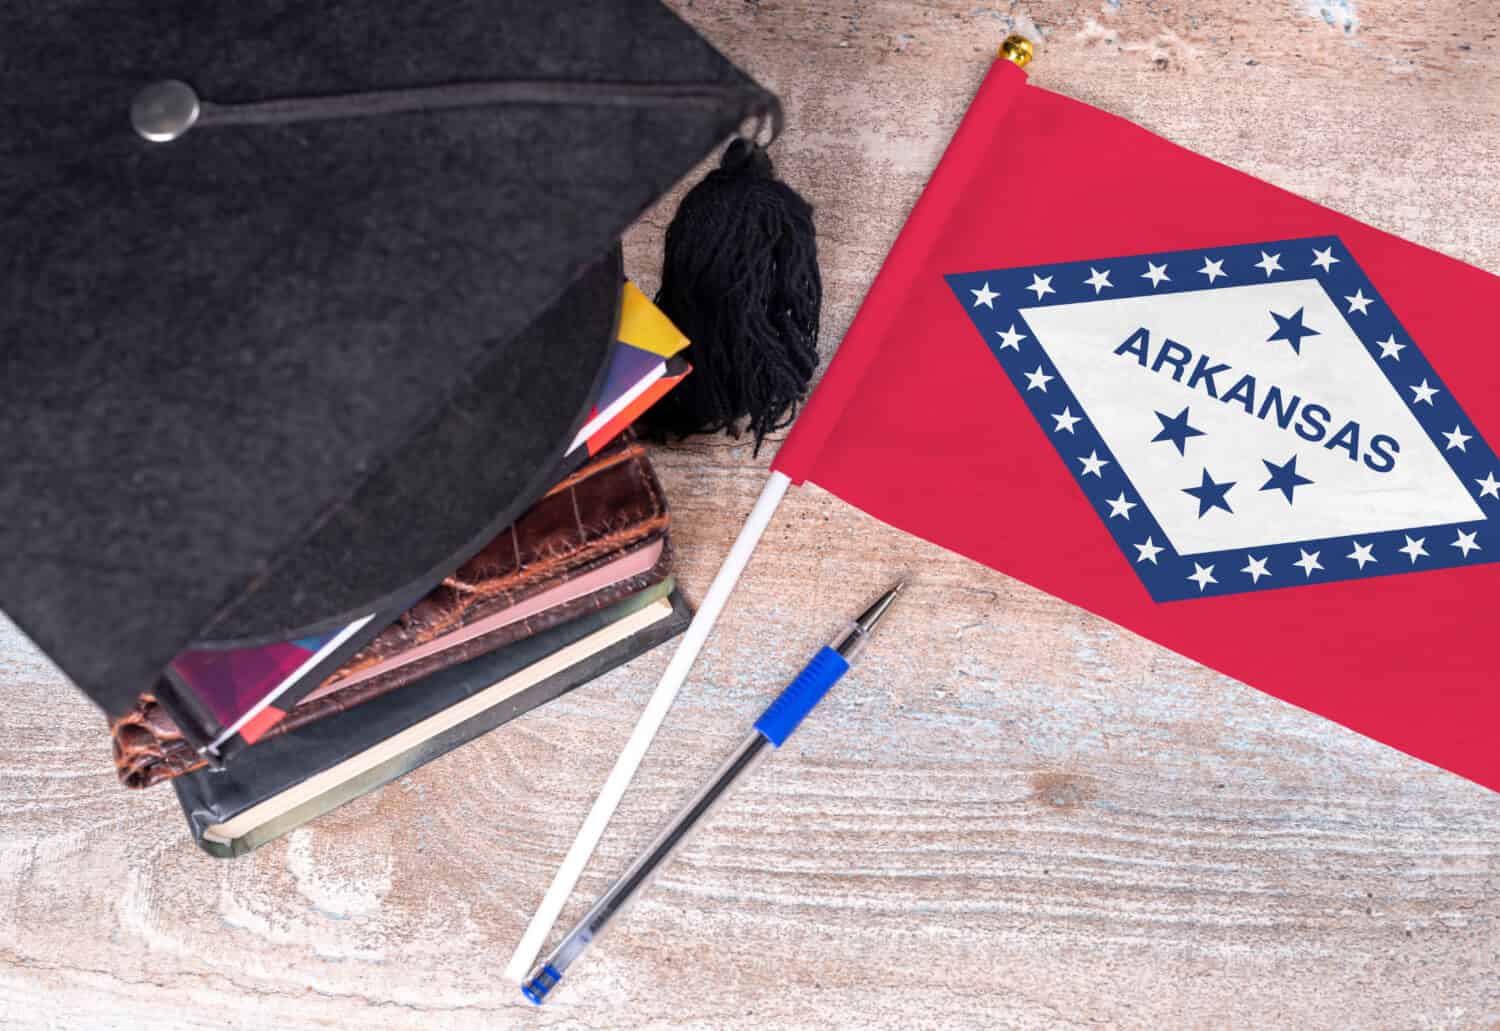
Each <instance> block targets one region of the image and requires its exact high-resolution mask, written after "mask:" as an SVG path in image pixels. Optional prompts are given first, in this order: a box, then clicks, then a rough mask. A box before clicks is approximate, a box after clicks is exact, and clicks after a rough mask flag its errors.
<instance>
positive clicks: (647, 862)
mask: <svg viewBox="0 0 1500 1031" xmlns="http://www.w3.org/2000/svg"><path fill="white" fill-rule="evenodd" d="M903 586H904V584H901V583H898V584H896V586H894V587H892V588H891V589H890V590H888V591H886V592H885V593H884V594H882V595H881V596H880V598H879V599H878V600H877V601H876V602H875V603H874V604H873V605H871V606H870V607H869V608H867V609H866V610H865V611H864V612H863V613H861V614H860V616H859V618H857V619H856V620H854V622H853V623H851V624H849V626H848V627H847V628H845V630H844V631H843V632H842V633H840V634H839V635H838V637H836V638H835V639H834V641H833V643H832V644H831V645H827V646H825V647H824V648H823V649H822V650H821V651H819V652H818V654H817V655H814V656H813V658H812V661H811V662H809V663H808V664H807V666H806V668H804V669H803V670H802V672H801V673H799V674H797V679H795V680H793V681H792V682H791V683H790V684H789V685H787V687H786V688H785V689H784V690H783V691H782V692H781V694H780V695H778V696H777V697H776V700H775V701H774V702H772V703H771V704H770V705H769V706H768V707H767V708H766V711H765V712H763V713H761V715H760V719H758V720H756V721H755V728H754V729H753V730H751V731H750V735H749V736H748V737H747V738H745V740H744V742H743V743H742V744H741V745H740V747H739V748H737V749H735V752H734V754H733V755H731V756H730V757H729V759H728V760H727V761H726V762H725V763H724V765H723V766H720V767H719V770H718V772H717V773H715V774H714V776H713V779H711V780H710V781H709V782H708V783H707V784H706V785H705V786H704V787H703V788H702V790H700V791H699V792H698V793H697V794H696V795H695V796H693V800H692V801H691V802H689V803H688V804H687V805H686V806H685V807H683V809H682V811H681V812H679V813H678V814H677V816H676V817H675V818H673V820H672V821H671V822H670V823H668V824H667V826H666V828H665V829H664V830H663V831H662V832H661V833H660V834H658V835H657V836H656V839H655V840H654V841H652V842H651V844H650V845H649V846H648V847H647V848H646V851H645V852H643V853H641V856H640V858H638V859H637V860H636V861H635V862H634V863H632V864H630V869H628V870H626V871H625V874H624V876H622V877H621V878H620V879H619V880H618V881H616V882H615V883H614V884H613V885H612V886H611V887H610V889H609V890H608V891H606V892H605V893H604V895H603V897H601V898H600V899H599V901H598V902H596V903H594V907H593V908H592V909H590V910H589V911H588V912H587V913H585V914H584V916H583V919H582V920H580V921H578V923H577V925H576V926H575V927H574V928H573V929H572V930H571V931H569V932H568V934H567V936H566V937H564V938H563V940H562V941H561V942H560V943H558V946H557V948H555V949H553V950H552V952H551V953H550V954H549V955H548V956H547V958H546V959H544V960H543V961H542V962H541V963H540V964H538V965H537V967H536V969H535V970H533V971H532V972H531V976H530V977H529V978H527V979H526V981H525V983H523V984H522V985H521V993H522V994H523V995H525V996H526V998H528V999H530V1000H531V1001H532V1002H534V1003H536V1004H537V1005H538V1006H540V1005H541V1004H542V1003H543V1002H544V1001H546V998H547V994H548V993H549V992H551V991H552V989H553V988H555V987H556V986H557V982H558V981H560V980H561V979H562V976H563V974H565V973H566V972H567V970H568V968H569V967H570V966H572V965H573V963H575V962H576V961H577V960H578V957H579V956H581V955H583V952H584V950H585V949H587V948H588V947H589V946H590V945H592V944H593V943H594V941H595V939H597V938H598V937H599V935H601V934H602V933H604V929H605V928H606V927H608V926H609V923H610V921H611V920H613V919H614V918H615V917H616V916H618V915H619V914H620V912H621V910H623V909H624V908H625V906H626V905H627V904H628V903H629V902H630V900H631V899H633V898H634V897H635V896H636V895H637V894H639V893H640V891H641V889H642V888H644V887H645V886H646V885H647V884H648V883H650V880H651V878H652V877H653V876H654V875H655V874H656V872H657V871H658V870H660V869H661V867H662V866H663V865H664V864H665V863H666V861H667V860H668V859H670V858H671V856H672V854H673V853H674V852H675V851H676V850H677V848H678V846H680V845H681V844H682V843H683V841H685V840H686V839H687V837H688V835H689V834H691V833H692V832H693V829H694V828H695V827H697V826H698V825H699V824H700V823H702V822H703V819H704V818H705V817H706V816H707V815H708V814H709V813H710V812H712V811H713V809H714V807H715V806H716V805H718V803H719V802H721V801H722V800H723V799H724V798H725V796H727V795H728V793H729V789H730V787H731V786H732V785H733V784H734V783H735V781H736V780H738V779H739V778H740V777H742V776H744V775H745V774H746V773H748V772H749V771H750V770H751V769H752V768H754V766H755V765H756V764H757V763H758V762H759V761H760V760H761V759H764V758H765V757H766V756H767V755H769V754H770V752H769V751H768V750H767V747H766V746H767V745H769V746H770V747H771V748H780V747H781V745H782V743H783V742H785V741H786V739H787V738H788V737H790V736H791V733H792V731H794V730H796V729H797V725H798V724H799V723H801V722H802V720H803V718H804V717H806V716H807V714H808V713H810V712H812V710H813V707H814V706H816V705H817V704H818V702H820V701H822V700H823V696H824V695H825V694H827V693H828V689H829V688H831V687H832V686H833V685H834V684H835V683H837V682H838V680H839V678H840V677H842V676H843V675H844V674H845V673H846V672H848V670H849V664H850V663H851V662H853V661H854V659H855V657H856V656H858V655H859V653H860V652H861V651H862V650H863V649H864V646H865V642H866V641H868V640H869V638H870V632H871V631H872V630H874V629H875V624H877V623H879V622H880V620H881V617H882V616H884V615H885V613H886V610H887V609H889V608H890V607H891V602H893V601H895V600H896V595H897V594H898V593H900V591H901V588H902V587H903Z"/></svg>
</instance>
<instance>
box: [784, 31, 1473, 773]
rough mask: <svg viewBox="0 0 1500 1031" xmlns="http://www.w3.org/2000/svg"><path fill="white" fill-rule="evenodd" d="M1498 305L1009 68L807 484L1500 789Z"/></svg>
mask: <svg viewBox="0 0 1500 1031" xmlns="http://www.w3.org/2000/svg"><path fill="white" fill-rule="evenodd" d="M1481 214H1486V213H1481ZM1496 311H1500V280H1497V279H1496V278H1495V277H1494V276H1491V275H1489V274H1488V273H1485V272H1483V271H1480V270H1479V269H1476V268H1473V267H1471V266H1468V265H1464V264H1462V263H1460V262H1457V261H1454V260H1452V259H1450V258H1446V257H1444V256H1442V255H1440V254H1437V253H1434V252H1433V251H1430V250H1427V249H1425V248H1422V247H1419V246H1416V245H1414V244H1411V243H1408V242H1407V241H1405V240H1401V239H1398V238H1397V237H1394V236H1391V235H1390V234H1388V233H1384V232H1381V231H1379V230H1376V229H1372V228H1371V227H1369V226H1366V225H1363V224H1361V223H1359V222H1356V221H1354V220H1353V219H1350V218H1347V217H1345V216H1343V215H1340V214H1338V213H1337V212H1334V211H1330V210H1328V209H1326V208H1323V207H1320V206H1319V205H1317V204H1313V203H1311V202H1309V201H1306V200H1303V199H1301V198H1299V197H1296V196H1293V195H1292V194H1289V193H1286V192H1284V191H1282V190H1279V189H1277V188H1275V187H1272V186H1269V185H1267V184H1266V183H1263V182H1260V181H1259V180H1256V179H1253V178H1251V177H1249V176H1246V175H1243V174H1241V173H1239V172H1236V171H1234V170H1233V169H1230V168H1226V167H1224V166H1223V165H1219V164H1217V163H1215V162H1213V161H1210V160H1207V159H1205V158H1203V157H1200V156H1198V155H1196V154H1193V153H1190V152H1188V151H1186V150H1183V149H1181V148H1179V147H1177V146H1174V145H1173V144H1171V143H1168V142H1166V141H1165V140H1162V139H1160V138H1159V137H1156V136H1153V135H1152V134H1151V133H1148V132H1146V131H1145V130H1143V129H1141V128H1139V127H1137V126H1135V125H1132V124H1130V123H1128V122H1125V121H1123V120H1121V119H1119V118H1115V117H1113V116H1111V115H1108V114H1105V113H1103V112H1101V111H1098V110H1095V109H1093V108H1091V107H1088V106H1085V105H1083V104H1080V103H1077V102H1075V101H1072V100H1068V99H1067V98H1065V97H1061V96H1058V95H1056V94H1053V93H1049V92H1047V91H1045V90H1042V89H1039V88H1036V87H1032V86H1028V85H1027V84H1026V77H1025V73H1024V72H1022V71H1021V70H1020V69H1018V68H1017V67H1016V66H1014V65H1012V64H1010V63H1009V62H1005V61H1001V62H997V63H996V64H995V66H994V68H993V69H992V71H991V72H990V74H989V76H988V77H987V79H986V80H985V82H984V85H983V86H982V87H981V89H980V91H979V94H978V96H977V98H976V99H975V101H974V104H973V106H972V107H971V108H970V110H969V112H968V114H967V115H966V117H965V119H964V121H963V123H962V125H961V127H960V128H959V130H958V133H957V134H956V136H955V137H954V139H953V142H952V143H951V144H950V146H949V148H948V151H947V153H946V154H945V155H944V157H943V160H942V162H941V164H940V165H939V167H938V169H937V171H936V172H935V174H934V175H933V177H932V180H931V182H930V183H929V184H928V187H927V190H926V192H925V193H924V194H923V196H922V198H921V200H920V202H919V203H918V204H917V206H916V208H915V210H914V211H913V212H912V214H911V217H910V219H909V220H908V222H907V224H906V226H905V228H904V229H903V230H902V233H901V235H900V237H899V239H898V240H897V242H896V244H895V246H894V248H893V249H892V251H891V254H890V256H889V258H888V259H887V261H886V264H885V267H884V268H883V269H882V271H881V273H880V275H879V277H878V278H877V279H876V281H875V284H874V286H873V288H872V289H871V291H870V293H869V295H868V297H867V298H866V299H865V301H864V304H863V307H862V308H861V309H860V312H859V314H858V316H857V318H856V319H855V321H854V323H853V325H852V327H851V328H850V330H849V334H848V336H847V337H846V338H845V340H844V342H843V344H842V346H841V347H840V349H839V352H838V355H837V357H836V358H835V360H834V362H833V364H832V365H831V366H830V368H829V370H828V373H827V375H826V376H825V378H824V380H823V383H822V385H821V386H820V387H819V389H818V391H817V392H816V394H815V395H814V397H813V398H812V400H811V402H810V403H809V406H808V408H807V409H806V411H805V412H804V413H803V414H802V416H801V418H800V419H799V421H798V423H797V425H796V428H795V430H794V431H793V433H792V435H791V436H790V437H789V439H788V440H787V442H786V444H785V446H784V447H783V448H782V450H781V452H780V454H779V455H778V456H777V459H776V468H778V469H779V470H780V471H782V472H783V473H785V474H786V475H787V476H789V477H790V478H791V480H792V481H793V482H794V483H799V482H803V481H809V480H810V481H812V482H814V483H817V484H818V485H819V486H821V487H824V488H826V489H827V490H829V491H832V492H833V493H835V494H837V495H839V496H840V497H842V498H843V499H844V500H846V501H848V502H850V503H851V504H854V505H856V506H858V507H859V508H861V509H864V510H865V511H866V512H869V513H870V514H872V515H874V516H876V517H878V518H880V519H882V520H884V521H885V522H888V523H890V524H892V525H894V526H897V527H900V528H901V529H903V530H906V531H908V532H911V533H914V534H916V535H917V536H920V537H923V538H926V539H927V540H930V541H933V542H935V543H938V544H941V545H943V546H945V547H947V548H950V549H952V550H954V551H956V552H959V553H961V554H963V555H966V556H969V557H971V558H973V559H976V560H978V561H980V562H983V563H984V564H985V565H987V566H991V567H993V568H995V569H998V570H1000V571H1002V572H1004V573H1007V574H1009V575H1011V576H1014V577H1017V578H1019V579H1021V580H1024V581H1026V582H1027V583H1030V584H1032V585H1034V586H1036V587H1039V588H1041V589H1043V590H1045V591H1048V592H1050V593H1052V594H1055V595H1057V596H1059V597H1061V598H1063V599H1065V600H1067V601H1069V602H1072V603H1074V604H1077V605H1081V606H1083V607H1084V608H1086V609H1089V610H1090V611H1092V612H1095V613H1097V614H1099V615H1101V616H1103V617H1105V618H1107V619H1110V620H1113V621H1114V622H1116V623H1119V624H1121V625H1122V626H1124V627H1127V628H1128V629H1130V630H1132V631H1135V632H1136V633H1139V634H1142V635H1143V636H1145V637H1148V638H1150V639H1152V640H1154V641H1157V642H1159V643H1161V644H1163V645H1165V646H1166V647H1168V648H1171V649H1173V650H1175V651H1177V652H1180V653H1182V654H1183V655H1186V656H1188V657H1190V658H1192V659H1195V660H1197V661H1199V662H1201V663H1204V664H1205V665H1208V666H1210V667H1213V668H1214V669H1217V670H1220V671H1222V672H1224V673H1226V674H1228V675H1230V676H1232V677H1236V678H1238V679H1240V680H1242V681H1244V682H1245V683H1248V684H1250V685H1252V686H1254V687H1257V688H1259V689H1261V690H1263V691H1267V692H1269V693H1271V694H1273V695H1275V696H1276V697H1278V698H1282V699H1285V700H1286V701H1289V702H1292V703H1294V704H1296V705H1300V706H1302V707H1304V708H1306V709H1310V710H1312V711H1313V712H1317V713H1320V714H1322V715H1324V716H1326V717H1328V718H1330V719H1333V720H1337V721H1338V722H1339V723H1342V724H1344V725H1346V726H1348V727H1351V728H1353V729H1355V730H1357V731H1359V732H1361V733H1363V734H1367V735H1369V736H1370V737H1373V738H1375V739H1377V740H1380V741H1383V742H1386V743H1387V744H1390V745H1393V746H1395V747H1397V748H1399V749H1402V750H1403V751H1406V752H1409V753H1411V754H1412V755H1415V756H1418V757H1420V758H1422V759H1425V760H1427V761H1428V762H1432V763H1435V764H1437V765H1440V766H1443V767H1446V768H1447V769H1449V770H1452V771H1454V772H1456V773H1459V774H1461V775H1463V776H1465V777H1468V778H1470V779H1472V780H1475V781H1477V782H1479V783H1481V784H1484V785H1486V786H1488V787H1490V788H1492V789H1495V788H1500V747H1497V744H1496V733H1497V731H1500V693H1497V690H1496V682H1495V674H1494V669H1495V665H1496V661H1497V659H1496V656H1497V645H1496V641H1495V628H1496V617H1495V611H1496V610H1495V601H1496V599H1497V598H1500V566H1496V565H1495V564H1494V563H1495V562H1496V561H1497V560H1500V527H1497V525H1496V519H1497V516H1500V461H1497V459H1496V453H1495V451H1494V449H1493V447H1492V446H1491V445H1492V443H1496V444H1500V343H1497V341H1496V340H1495V339H1493V337H1494V334H1493V333H1492V331H1491V330H1490V328H1489V327H1491V326H1492V324H1493V322H1494V313H1495V312H1496Z"/></svg>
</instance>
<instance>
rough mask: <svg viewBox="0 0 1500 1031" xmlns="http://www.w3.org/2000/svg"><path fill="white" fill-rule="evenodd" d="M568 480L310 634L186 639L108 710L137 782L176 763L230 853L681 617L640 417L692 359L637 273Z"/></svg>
mask: <svg viewBox="0 0 1500 1031" xmlns="http://www.w3.org/2000/svg"><path fill="white" fill-rule="evenodd" d="M616 336H617V339H616V341H615V343H614V347H613V350H612V352H611V354H610V359H609V365H608V368H607V370H606V373H605V375H604V377H603V379H602V381H601V383H600V385H599V387H598V389H597V391H596V394H595V400H594V403H593V407H592V410H591V411H590V413H589V416H588V418H587V419H586V421H585V423H584V425H583V426H582V427H581V429H580V430H579V431H578V433H577V435H576V437H575V439H574V440H573V441H572V443H571V446H570V447H569V448H568V449H567V451H566V454H565V455H564V457H563V459H562V462H561V464H560V465H559V467H558V468H557V469H556V470H555V472H554V474H553V482H554V483H555V486H553V487H552V489H551V490H550V491H548V492H547V493H546V494H545V495H544V496H543V497H542V498H541V499H540V500H539V501H538V502H537V503H536V504H535V505H533V506H532V507H531V508H530V509H529V510H527V511H526V512H525V513H524V514H523V515H522V516H521V517H520V518H519V519H517V520H516V522H515V523H514V524H513V525H511V526H509V527H507V528H506V529H505V530H503V531H501V532H500V533H499V534H498V535H497V536H495V537H494V538H493V539H492V540H490V541H489V543H488V544H486V545H485V546H484V547H482V548H481V549H480V550H479V551H478V552H477V553H476V554H474V555H473V557H471V558H470V559H468V560H467V561H466V562H464V563H463V564H462V565H461V566H459V567H458V568H457V569H455V570H453V571H452V573H451V574H450V575H448V576H447V577H445V578H444V579H443V580H442V582H441V583H440V584H439V585H438V586H437V587H436V588H434V589H433V590H431V591H430V592H428V593H427V594H426V595H424V596H422V597H419V598H406V599H400V600H399V601H398V603H396V604H394V605H393V606H392V607H391V609H390V610H389V611H380V612H370V613H368V614H366V615H363V616H361V617H360V618H358V619H356V620H353V621H351V622H348V623H345V624H343V625H338V626H333V627H330V628H328V629H326V630H325V631H323V632H320V633H317V634H315V635H313V636H308V637H302V638H299V639H296V640H288V641H277V642H272V643H268V644H263V645H260V646H256V647H235V648H220V649H204V648H199V649H194V650H189V651H184V652H182V653H181V654H179V655H178V656H177V657H176V658H175V659H174V660H173V661H172V663H171V664H170V666H169V667H168V669H167V673H166V675H165V676H164V677H163V678H162V679H161V680H160V681H159V682H158V684H157V686H156V688H155V689H154V690H153V691H152V692H151V693H149V694H142V695H141V696H140V697H139V699H138V700H137V702H136V705H135V706H134V708H133V709H132V710H131V711H129V712H127V713H125V714H124V715H122V716H119V717H117V718H116V719H115V720H114V721H113V722H112V727H111V729H112V735H113V745H114V755H115V764H116V768H117V770H118V772H119V775H120V779H121V781H122V782H123V783H124V784H126V785H127V786H129V787H132V788H144V787H149V786H152V785H155V784H161V783H164V782H168V781H170V782H171V784H172V785H173V787H174V788H175V790H176V792H177V797H178V800H179V801H180V802H181V804H182V808H183V811H184V813H185V814H186V816H187V820H188V825H189V827H190V829H191V831H192V834H193V837H194V839H195V840H196V841H197V842H198V843H199V845H201V846H202V847H203V848H204V849H205V850H206V851H208V852H209V853H211V854H213V855H216V856H223V857H227V856H234V855H239V854H242V853H244V852H247V851H249V850H250V849H253V848H255V847H257V846H259V845H261V844H264V843H265V842H267V841H270V840H272V839H274V838H276V837H278V836H279V835H281V834H284V833H286V832H287V831H288V830H291V829H292V828H294V827H296V826H298V825H300V824H303V823H305V822H307V821H308V820H310V819H313V818H315V817H317V816H319V815H321V814H322V813H325V812H327V811H329V810H330V809H333V808H334V807H336V806H338V805H341V804H343V803H344V802H347V801H349V800H351V799H353V798H356V797H358V796H360V795H362V794H365V793H366V792H369V791H372V790H374V789H375V788H377V787H379V786H381V785H383V784H385V783H387V782H389V781H390V780H392V779H394V778H396V777H400V776H402V775H404V774H406V773H408V772H410V771H411V770H413V769H415V768H416V767H418V766H421V765H422V764H423V763H426V762H428V761H430V760H431V759H434V758H436V757H437V756H439V755H442V754H444V753H446V752H448V751H450V750H452V749H453V748H456V747H458V746H459V745H461V744H463V743H465V742H467V741H470V740H472V739H473V738H475V737H476V736H478V735H480V734H483V733H485V732H487V731H489V730H493V729H494V728H496V727H498V726H500V725H501V724H504V723H505V722H507V721H509V720H511V719H513V718H515V717H516V716H518V715H520V714H522V713H524V712H526V711H528V710H530V709H533V708H535V707H536V706H538V705H541V704H543V703H544V702H546V701H549V700H550V699H552V698H556V697H557V696H558V695H560V694H563V693H564V692H566V691H570V690H572V689H573V688H575V687H578V686H579V685H581V684H584V683H586V682H588V681H589V680H592V679H593V678H595V677H597V676H599V675H601V674H603V673H605V672H607V671H608V670H610V669H613V668H614V667H616V666H618V665H620V664H621V663H624V662H627V661H629V660H630V659H631V658H633V657H635V656H637V655H639V654H641V653H642V652H644V651H646V650H648V649H650V648H653V647H655V646H656V645H658V644H661V643H662V642H664V641H666V640H668V639H670V638H672V637H673V636H675V635H676V634H678V633H680V632H681V631H682V630H683V628H684V627H685V626H686V625H687V622H688V619H689V616H690V613H689V611H688V609H687V607H686V605H685V604H684V602H683V600H682V598H681V596H680V595H679V594H678V593H677V591H676V588H675V584H674V581H673V578H672V574H671V555H672V552H671V542H670V535H669V528H670V514H669V511H668V508H667V504H666V499H665V497H664V496H663V494H662V490H661V485H660V484H659V483H658V482H657V479H656V476H655V474H654V473H653V471H652V469H651V465H650V462H649V461H648V459H647V456H646V453H645V450H644V449H643V447H642V446H641V445H640V443H638V442H637V441H636V440H634V438H633V437H632V435H631V434H630V432H629V429H628V427H629V425H630V423H632V422H633V421H634V420H635V419H636V418H637V417H638V416H639V415H640V413H641V412H642V411H644V410H645V409H646V408H647V407H648V406H649V405H651V404H652V403H653V402H655V401H656V400H657V399H658V398H660V397H661V396H662V395H663V394H665V393H666V392H667V391H669V390H670V389H671V388H672V387H673V386H675V385H676V384H677V383H679V382H680V381H681V380H682V378H683V377H684V376H685V375H687V373H688V372H689V371H690V370H689V368H688V366H687V364H686V363H685V362H684V361H683V360H682V358H681V355H680V352H681V351H682V350H683V349H684V348H685V347H686V346H687V340H686V338H685V337H683V336H682V334H681V333H679V332H678V331H677V329H676V328H675V327H674V326H673V325H672V324H671V323H670V322H669V321H668V320H667V319H666V317H665V316H664V315H662V314H661V312H660V311H658V310H657V309H656V308H655V306H654V305H652V303H651V302H650V301H649V300H648V299H647V298H646V297H645V296H644V295H643V294H641V292H640V291H639V290H638V289H636V287H635V286H634V285H632V284H630V283H629V282H626V283H625V285H624V290H623V296H622V298H621V305H620V319H619V328H618V330H617V334H616Z"/></svg>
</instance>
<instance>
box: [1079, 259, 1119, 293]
mask: <svg viewBox="0 0 1500 1031" xmlns="http://www.w3.org/2000/svg"><path fill="white" fill-rule="evenodd" d="M1089 272H1090V275H1089V277H1088V278H1087V279H1085V280H1084V282H1085V283H1087V284H1088V285H1089V286H1091V287H1093V288H1094V295H1095V296H1096V297H1097V296H1098V294H1099V291H1100V290H1103V289H1104V288H1105V287H1106V286H1114V285H1115V284H1113V283H1111V282H1110V281H1109V269H1105V270H1104V271H1103V272H1100V271H1099V270H1098V269H1096V268H1094V266H1092V265H1090V266H1089Z"/></svg>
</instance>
